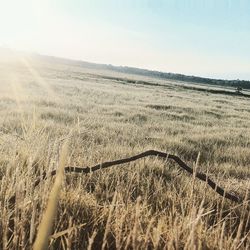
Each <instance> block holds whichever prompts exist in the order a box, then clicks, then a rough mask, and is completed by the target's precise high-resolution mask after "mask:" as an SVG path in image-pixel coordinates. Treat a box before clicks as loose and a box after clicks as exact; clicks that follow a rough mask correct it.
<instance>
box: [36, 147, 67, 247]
mask: <svg viewBox="0 0 250 250" xmlns="http://www.w3.org/2000/svg"><path fill="white" fill-rule="evenodd" d="M67 148H68V146H67V143H65V144H64V145H63V148H62V151H61V156H60V161H59V167H58V171H57V175H56V178H55V183H54V185H53V187H52V190H51V193H50V196H49V200H48V205H47V208H46V211H45V212H44V214H43V217H42V221H41V223H40V225H39V228H38V232H37V237H36V241H35V243H34V250H42V249H47V248H48V243H49V236H50V234H51V229H52V225H53V220H54V218H55V215H56V210H57V203H58V200H59V194H60V188H61V184H62V180H63V175H64V167H65V163H66V158H67Z"/></svg>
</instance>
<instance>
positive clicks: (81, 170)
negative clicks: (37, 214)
mask: <svg viewBox="0 0 250 250" xmlns="http://www.w3.org/2000/svg"><path fill="white" fill-rule="evenodd" d="M147 156H156V157H160V158H163V159H164V160H168V159H171V160H174V161H175V162H176V163H177V164H178V165H179V166H180V167H181V168H182V169H183V170H185V171H186V172H188V173H189V174H194V175H195V177H196V178H197V179H200V180H202V181H204V182H206V183H207V185H209V186H210V187H211V188H212V189H213V190H214V191H215V192H217V193H218V194H219V195H221V196H223V197H225V198H227V199H229V200H231V201H234V202H238V203H239V202H241V201H243V200H242V198H240V197H238V196H235V195H233V194H230V193H228V192H226V191H225V190H224V189H223V188H221V187H220V186H218V185H217V184H216V183H215V182H214V181H212V180H211V179H210V178H209V177H208V176H207V175H206V174H204V173H200V172H195V171H194V170H193V169H192V168H191V167H189V166H188V165H187V164H186V163H185V162H183V161H182V160H181V159H180V158H179V157H178V156H176V155H172V154H168V153H164V152H160V151H156V150H148V151H145V152H143V153H140V154H137V155H134V156H131V157H128V158H123V159H119V160H115V161H107V162H103V163H100V164H97V165H95V166H93V167H85V168H81V167H66V168H65V169H64V170H65V173H82V174H88V173H90V172H95V171H97V170H100V169H105V168H109V167H111V166H115V165H120V164H124V163H128V162H132V161H136V160H138V159H141V158H144V157H147ZM55 174H56V170H54V171H52V172H51V173H49V174H48V175H47V174H46V173H44V174H43V175H42V176H41V178H39V179H37V180H36V181H35V183H34V186H37V185H38V184H39V183H40V181H41V180H43V179H45V178H47V177H48V176H54V175H55Z"/></svg>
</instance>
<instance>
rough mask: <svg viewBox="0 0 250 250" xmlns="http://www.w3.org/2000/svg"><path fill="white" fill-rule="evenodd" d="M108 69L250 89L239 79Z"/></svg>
mask: <svg viewBox="0 0 250 250" xmlns="http://www.w3.org/2000/svg"><path fill="white" fill-rule="evenodd" d="M106 67H107V68H108V69H110V70H115V71H119V72H123V73H130V74H136V75H143V76H151V77H158V78H161V79H170V80H177V81H185V82H192V83H203V84H211V85H219V86H225V87H233V88H235V89H237V88H240V89H241V90H242V89H250V81H245V80H239V79H237V80H222V79H212V78H205V77H198V76H188V75H183V74H175V73H164V72H159V71H151V70H146V69H138V68H132V67H116V66H112V65H106Z"/></svg>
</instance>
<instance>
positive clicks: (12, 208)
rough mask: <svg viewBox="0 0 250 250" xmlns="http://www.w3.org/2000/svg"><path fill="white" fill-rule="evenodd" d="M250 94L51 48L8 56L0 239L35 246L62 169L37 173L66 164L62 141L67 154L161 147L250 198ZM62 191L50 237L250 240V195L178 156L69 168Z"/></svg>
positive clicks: (67, 242) (153, 244)
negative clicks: (131, 70) (49, 53)
mask: <svg viewBox="0 0 250 250" xmlns="http://www.w3.org/2000/svg"><path fill="white" fill-rule="evenodd" d="M131 79H132V80H131ZM147 83H150V84H147ZM249 101H250V99H248V98H245V97H240V96H228V95H223V94H213V93H207V92H201V91H195V90H191V89H184V88H181V86H179V85H178V84H175V83H174V82H171V81H167V80H166V81H164V80H159V79H153V78H152V79H150V78H149V77H147V78H145V77H142V76H140V77H139V76H135V75H126V74H122V73H114V72H112V71H107V70H106V71H104V70H101V69H100V70H96V69H87V68H82V67H80V66H79V65H77V64H74V63H73V62H72V63H70V62H65V61H61V62H60V60H55V61H53V60H49V59H46V57H44V58H43V59H42V58H33V57H30V56H27V57H18V58H11V59H10V60H7V59H4V60H2V61H1V60H0V249H31V248H32V245H33V244H34V242H35V239H36V235H37V232H38V226H39V224H40V222H41V220H42V217H43V214H44V211H45V209H46V207H47V204H48V197H49V195H50V194H51V189H52V186H53V183H54V182H55V178H54V177H51V178H45V179H41V181H40V183H39V185H37V186H36V187H34V182H35V180H36V179H37V178H39V177H41V175H42V174H43V173H44V171H46V173H49V172H50V171H52V170H54V169H57V168H58V165H59V164H58V163H59V159H60V157H61V155H62V154H66V153H61V149H62V145H63V144H64V143H67V145H68V153H67V155H64V157H66V160H65V161H66V162H65V164H64V165H66V166H73V167H74V166H78V167H87V166H93V165H95V164H97V163H101V162H104V161H111V160H116V159H120V158H124V157H129V156H133V155H135V154H138V153H141V152H143V151H146V150H151V149H154V150H159V151H163V152H167V153H171V154H174V155H177V156H179V157H180V158H181V159H182V160H183V161H185V162H186V163H187V164H188V165H189V166H190V167H192V168H195V169H196V171H200V172H204V173H207V174H208V175H209V177H211V179H213V180H214V181H215V182H216V183H218V184H219V185H220V186H221V187H223V188H225V190H227V191H228V192H230V193H232V194H235V195H238V196H240V197H242V198H244V197H245V199H249V194H248V193H247V192H248V191H249V188H250V168H249V164H250V119H249V115H250V105H249ZM13 195H15V198H16V199H15V203H14V204H13V203H12V202H10V198H11V197H13ZM59 195H60V196H59V200H58V204H56V200H51V199H50V202H49V203H54V204H55V205H57V209H56V210H57V213H56V215H55V219H54V222H53V227H52V231H51V234H50V235H49V236H48V237H49V249H249V248H250V241H249V239H250V234H249V230H250V208H249V204H248V203H247V202H246V201H245V202H241V203H239V204H238V203H235V202H232V201H230V200H227V199H225V198H223V197H221V196H220V195H218V194H217V193H216V192H214V190H212V189H211V188H209V187H208V186H207V184H206V183H204V182H201V181H200V180H197V179H196V178H194V176H192V175H190V174H188V173H186V172H184V171H183V170H182V169H180V168H179V167H178V165H177V164H175V163H174V162H173V161H171V160H168V161H163V160H161V159H159V158H158V157H147V158H143V159H141V160H138V161H134V162H131V163H128V164H123V165H119V166H114V167H111V168H108V169H103V170H99V171H96V172H93V173H90V174H76V173H67V174H65V175H64V178H63V182H62V186H61V188H60V194H59Z"/></svg>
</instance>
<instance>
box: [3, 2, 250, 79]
mask: <svg viewBox="0 0 250 250" xmlns="http://www.w3.org/2000/svg"><path fill="white" fill-rule="evenodd" d="M0 46H4V47H9V48H13V49H18V50H25V51H31V52H38V53H40V54H45V55H53V56H60V57H66V58H71V59H80V60H84V61H90V62H97V63H107V64H113V65H127V66H134V67H140V68H147V69H152V70H160V71H165V72H177V73H183V74H188V75H198V76H205V77H215V78H226V79H237V78H239V79H246V80H250V0H81V1H80V0H0Z"/></svg>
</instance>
